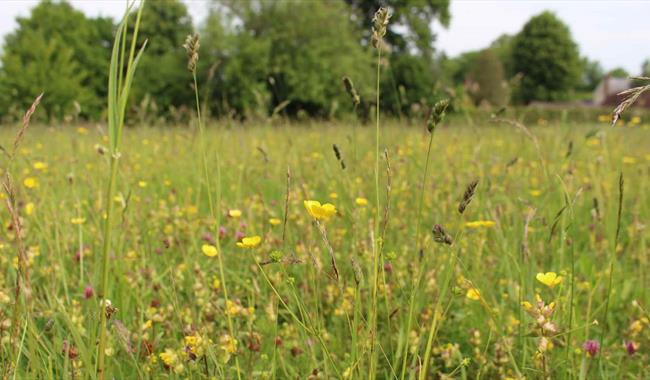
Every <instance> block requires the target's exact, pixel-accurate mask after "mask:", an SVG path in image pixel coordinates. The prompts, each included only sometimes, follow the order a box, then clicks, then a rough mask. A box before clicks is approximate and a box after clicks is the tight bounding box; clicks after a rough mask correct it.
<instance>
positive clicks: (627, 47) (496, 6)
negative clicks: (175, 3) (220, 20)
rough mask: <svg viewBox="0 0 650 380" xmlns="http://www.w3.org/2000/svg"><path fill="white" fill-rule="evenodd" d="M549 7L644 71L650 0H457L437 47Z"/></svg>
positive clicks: (107, 7) (199, 11)
mask: <svg viewBox="0 0 650 380" xmlns="http://www.w3.org/2000/svg"><path fill="white" fill-rule="evenodd" d="M241 1H246V0H241ZM297 1H300V0H297ZM302 1H311V0H302ZM185 2H186V3H187V4H188V7H189V9H190V13H191V14H192V17H193V19H194V21H195V23H196V22H200V21H201V18H202V15H204V14H205V8H206V3H205V1H201V0H191V1H187V0H185ZM37 3H38V1H37V0H0V36H1V37H4V35H5V34H7V33H9V32H11V31H12V30H13V29H14V28H15V27H16V23H15V21H14V19H15V18H16V16H27V15H29V10H30V8H31V7H33V6H34V5H35V4H37ZM71 3H72V4H73V6H74V7H76V8H78V9H81V10H82V11H84V12H85V13H86V14H88V15H90V16H98V15H103V16H111V17H113V18H119V17H120V16H121V15H122V14H123V12H124V4H125V1H124V0H73V1H71ZM545 9H549V10H551V11H553V12H555V13H556V14H557V16H559V17H560V18H561V19H562V20H564V22H566V23H567V24H568V25H569V27H570V28H571V33H572V34H573V38H574V39H575V40H576V42H577V43H578V45H579V47H580V53H581V54H582V55H586V56H588V57H589V58H591V59H596V60H598V61H600V62H601V64H602V65H603V67H605V69H612V68H614V67H618V66H622V67H624V68H625V69H627V70H628V71H629V72H630V73H632V74H638V73H639V71H640V67H641V63H642V62H643V60H644V59H646V58H650V19H649V18H648V17H649V15H650V0H600V1H586V0H555V1H549V0H546V1H541V0H540V1H537V0H452V2H451V17H452V18H451V24H450V25H449V28H448V29H446V30H445V29H443V28H442V27H440V26H439V25H436V26H435V27H434V28H435V30H436V32H437V33H438V41H437V44H436V46H437V48H438V49H440V50H443V51H445V52H446V53H447V54H448V55H450V56H454V55H457V54H459V53H462V52H465V51H468V50H475V49H480V48H482V47H485V46H487V45H488V44H489V43H490V42H492V41H493V40H494V39H496V38H497V37H498V36H499V35H501V34H503V33H509V34H514V33H517V32H518V31H519V30H520V29H521V27H522V26H523V24H524V23H525V22H526V21H527V20H528V19H529V18H530V17H531V16H533V15H535V14H537V13H540V12H542V11H543V10H545Z"/></svg>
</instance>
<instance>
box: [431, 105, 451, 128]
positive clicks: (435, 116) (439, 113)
mask: <svg viewBox="0 0 650 380" xmlns="http://www.w3.org/2000/svg"><path fill="white" fill-rule="evenodd" d="M447 107H449V99H443V100H440V101H439V102H437V103H436V104H435V105H434V106H433V109H431V114H430V115H429V120H428V121H427V130H428V131H429V132H430V133H431V132H433V130H434V129H436V126H437V125H438V124H440V123H441V122H442V120H443V119H444V118H445V111H446V110H447Z"/></svg>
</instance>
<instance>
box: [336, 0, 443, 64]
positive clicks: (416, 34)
mask: <svg viewBox="0 0 650 380" xmlns="http://www.w3.org/2000/svg"><path fill="white" fill-rule="evenodd" d="M345 1H346V3H348V4H349V5H350V6H351V7H352V8H353V9H354V10H355V11H357V13H358V17H356V18H355V20H356V22H357V24H358V26H359V28H360V29H361V30H363V31H364V32H365V34H364V36H365V39H366V43H367V42H368V41H369V38H370V29H369V28H368V25H369V23H368V20H371V19H372V17H373V15H374V13H375V11H377V8H379V6H380V5H384V6H387V7H389V9H390V11H391V13H392V17H391V23H390V24H389V25H388V31H387V33H386V37H385V40H386V42H388V43H389V44H390V45H391V47H393V49H394V50H395V51H396V52H398V53H399V54H404V53H406V54H409V53H410V52H411V51H416V52H417V53H418V54H420V55H422V56H424V57H429V58H430V57H432V55H433V43H434V42H435V34H434V33H433V30H432V29H431V27H430V26H431V22H432V21H433V20H437V21H438V22H440V24H442V26H444V27H447V26H448V25H449V21H450V19H451V14H450V13H449V0H387V1H381V2H379V1H376V0H345Z"/></svg>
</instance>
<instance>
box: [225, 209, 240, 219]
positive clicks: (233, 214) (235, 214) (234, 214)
mask: <svg viewBox="0 0 650 380" xmlns="http://www.w3.org/2000/svg"><path fill="white" fill-rule="evenodd" d="M228 216H229V217H231V218H239V217H240V216H241V210H237V209H234V210H229V211H228Z"/></svg>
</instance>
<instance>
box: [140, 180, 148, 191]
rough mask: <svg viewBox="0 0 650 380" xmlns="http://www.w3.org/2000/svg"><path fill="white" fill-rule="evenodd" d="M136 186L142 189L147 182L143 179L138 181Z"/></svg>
mask: <svg viewBox="0 0 650 380" xmlns="http://www.w3.org/2000/svg"><path fill="white" fill-rule="evenodd" d="M138 186H140V187H141V188H143V189H144V188H145V187H147V182H145V181H138Z"/></svg>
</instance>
